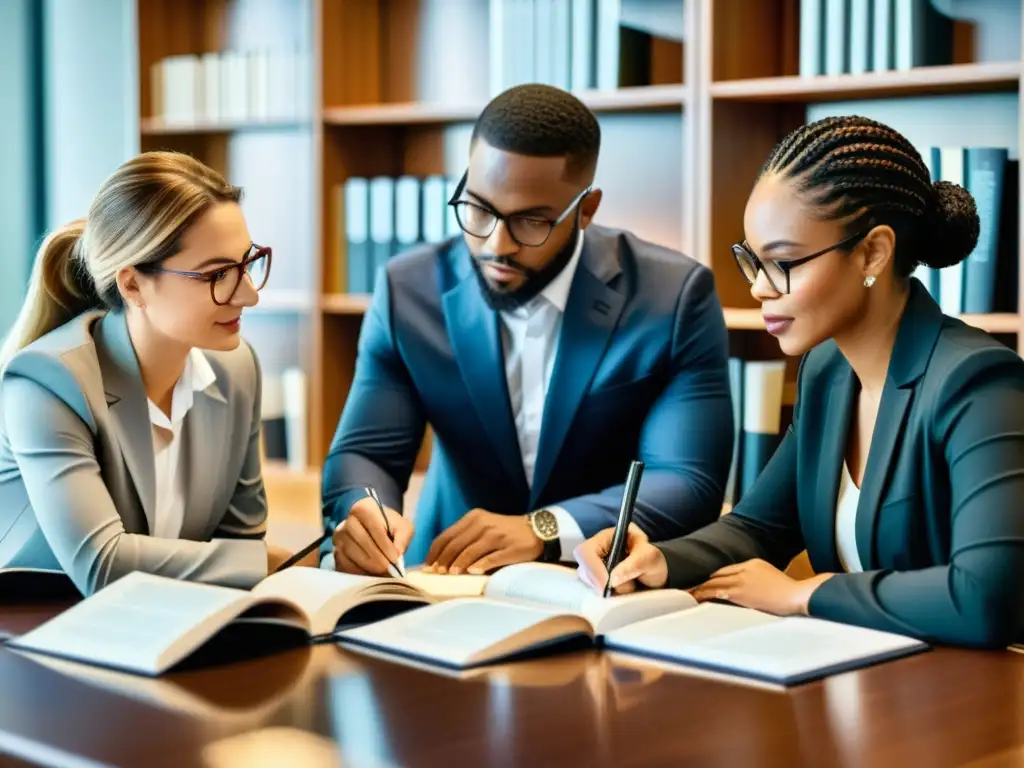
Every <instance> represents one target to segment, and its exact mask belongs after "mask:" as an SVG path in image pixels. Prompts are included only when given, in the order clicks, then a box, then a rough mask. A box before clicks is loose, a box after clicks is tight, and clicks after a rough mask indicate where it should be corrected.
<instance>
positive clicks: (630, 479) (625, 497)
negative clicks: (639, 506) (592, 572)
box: [604, 461, 644, 597]
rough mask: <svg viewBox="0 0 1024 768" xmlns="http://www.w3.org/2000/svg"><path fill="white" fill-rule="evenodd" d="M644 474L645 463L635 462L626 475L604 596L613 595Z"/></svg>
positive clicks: (607, 564)
mask: <svg viewBox="0 0 1024 768" xmlns="http://www.w3.org/2000/svg"><path fill="white" fill-rule="evenodd" d="M643 473H644V463H643V462H642V461H634V462H632V463H631V464H630V465H629V474H628V475H626V485H625V486H624V487H623V489H622V506H620V507H619V519H618V522H616V523H615V533H614V534H613V535H612V546H611V548H610V549H609V550H608V559H607V561H605V567H606V568H607V569H608V581H607V582H606V583H605V585H604V596H605V597H610V596H611V594H612V571H613V570H614V569H615V566H617V565H618V564H619V563H621V562H622V560H623V555H624V554H625V552H626V538H627V534H628V532H629V524H630V523H631V522H632V521H633V505H634V504H636V493H637V491H638V490H639V489H640V477H641V476H642V475H643Z"/></svg>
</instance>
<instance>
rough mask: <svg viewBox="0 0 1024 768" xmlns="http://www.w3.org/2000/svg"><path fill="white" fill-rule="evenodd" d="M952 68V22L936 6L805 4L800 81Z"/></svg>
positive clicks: (896, 1)
mask: <svg viewBox="0 0 1024 768" xmlns="http://www.w3.org/2000/svg"><path fill="white" fill-rule="evenodd" d="M952 63H953V19H951V18H950V17H949V16H946V15H945V14H943V13H941V12H940V11H938V10H936V8H935V7H934V6H933V5H932V0H800V75H801V76H803V77H813V76H815V75H841V74H847V73H849V74H862V73H864V72H884V71H887V70H892V69H910V68H911V67H926V66H937V65H941V64H952Z"/></svg>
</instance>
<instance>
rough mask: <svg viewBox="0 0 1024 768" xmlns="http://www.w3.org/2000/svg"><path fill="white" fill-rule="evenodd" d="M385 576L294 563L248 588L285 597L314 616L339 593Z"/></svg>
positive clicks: (353, 589)
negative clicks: (294, 564) (364, 574)
mask: <svg viewBox="0 0 1024 768" xmlns="http://www.w3.org/2000/svg"><path fill="white" fill-rule="evenodd" d="M384 580H385V579H379V578H375V577H372V576H360V575H358V574H354V573H343V572H341V571H328V570H325V569H322V568H307V567H302V566H294V567H292V568H285V569H284V570H283V571H281V572H280V573H273V574H271V575H270V576H267V578H265V579H264V580H263V581H261V582H260V583H259V584H257V585H256V586H255V587H253V588H252V594H253V595H255V596H256V597H269V598H275V599H279V598H285V599H287V600H290V601H292V602H293V603H295V604H297V605H298V606H300V607H301V608H302V609H303V610H304V611H305V612H306V613H307V614H308V615H309V616H315V615H316V614H317V612H319V611H320V610H322V609H323V608H324V606H325V605H326V604H327V603H328V601H330V600H331V599H332V598H334V597H336V596H337V595H339V594H354V593H356V592H358V591H359V590H360V589H363V588H364V587H366V586H368V585H371V584H377V583H380V582H381V581H384Z"/></svg>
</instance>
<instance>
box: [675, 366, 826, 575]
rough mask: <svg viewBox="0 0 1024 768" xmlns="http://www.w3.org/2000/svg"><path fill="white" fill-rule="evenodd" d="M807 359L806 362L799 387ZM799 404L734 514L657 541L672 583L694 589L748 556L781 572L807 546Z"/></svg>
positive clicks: (798, 375) (802, 367)
mask: <svg viewBox="0 0 1024 768" xmlns="http://www.w3.org/2000/svg"><path fill="white" fill-rule="evenodd" d="M806 359H807V358H806V357H805V358H804V359H803V360H801V362H800V369H799V372H798V373H797V382H798V384H797V386H798V388H799V387H801V384H802V379H803V376H804V363H805V361H806ZM799 402H800V398H797V407H796V409H794V413H793V423H792V424H791V425H790V426H789V428H788V429H787V430H786V434H785V436H784V437H783V439H782V442H781V444H780V445H779V447H778V449H776V451H775V453H774V454H773V455H772V458H771V459H770V460H769V462H768V464H767V465H766V466H765V468H764V469H763V470H762V471H761V474H760V475H758V477H757V480H756V481H755V482H754V485H753V486H752V487H751V488H750V490H749V491H747V493H746V494H744V496H743V498H742V499H741V500H740V502H739V503H738V504H737V505H736V507H735V508H734V509H733V510H732V512H730V513H729V514H725V515H722V516H720V517H719V518H718V519H717V520H716V521H715V522H713V523H711V524H710V525H707V526H705V527H703V528H701V529H700V530H698V531H696V532H695V533H692V534H690V535H689V536H684V537H683V538H678V539H674V540H672V541H666V542H662V543H660V544H655V546H657V547H658V548H659V549H660V550H661V551H662V553H663V554H664V555H665V561H666V563H667V565H668V584H667V586H669V587H673V588H680V589H688V588H690V587H693V586H695V585H697V584H700V583H702V582H703V581H705V580H707V578H708V577H709V576H710V575H711V574H712V573H714V572H715V571H717V570H718V569H719V568H722V567H724V566H726V565H731V564H733V563H741V562H743V561H745V560H753V559H761V560H765V561H767V562H769V563H771V564H772V565H774V566H775V567H776V568H779V569H780V570H781V569H784V568H786V566H788V565H789V562H790V561H791V560H792V559H793V558H794V557H796V556H797V555H798V554H799V553H800V552H801V551H802V550H803V549H804V539H803V533H802V532H801V530H800V516H799V510H798V506H797V447H798V445H799V435H800V428H801V427H800V406H799Z"/></svg>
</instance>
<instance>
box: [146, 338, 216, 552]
mask: <svg viewBox="0 0 1024 768" xmlns="http://www.w3.org/2000/svg"><path fill="white" fill-rule="evenodd" d="M216 380H217V375H216V374H215V373H214V372H213V368H211V367H210V363H209V361H208V360H207V359H206V356H205V355H204V354H203V353H202V352H200V351H199V350H198V349H195V348H193V349H192V350H191V351H190V352H189V354H188V357H186V358H185V369H184V370H183V371H182V372H181V376H179V377H178V381H177V383H176V384H175V385H174V391H173V393H172V394H171V416H170V418H168V417H167V415H166V414H165V413H164V412H163V411H161V410H160V408H159V407H158V406H157V405H156V403H154V402H153V401H152V400H149V399H147V403H148V404H149V421H150V423H151V424H152V433H153V460H154V464H155V467H154V468H155V479H156V487H155V492H156V493H155V495H156V499H155V500H156V510H155V515H154V520H153V530H152V531H151V532H150V533H151V534H152V535H153V536H156V537H159V538H162V539H176V538H178V537H179V536H180V535H181V526H182V522H183V520H184V518H185V486H184V483H183V473H182V471H181V433H182V425H183V424H184V421H185V415H186V414H187V413H188V412H189V410H190V409H191V408H192V404H193V402H195V393H196V392H202V391H203V390H204V389H206V388H207V387H208V386H210V385H211V384H213V382H214V381H216Z"/></svg>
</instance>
